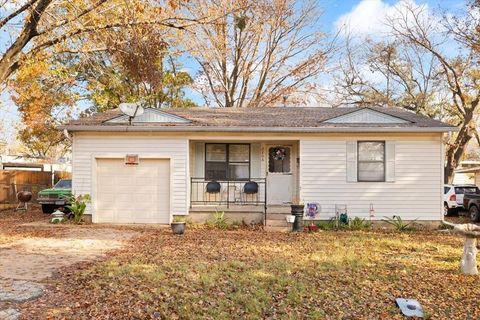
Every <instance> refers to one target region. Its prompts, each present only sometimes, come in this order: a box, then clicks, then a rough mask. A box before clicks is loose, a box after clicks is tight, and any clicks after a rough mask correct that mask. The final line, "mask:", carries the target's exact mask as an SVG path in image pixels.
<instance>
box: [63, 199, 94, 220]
mask: <svg viewBox="0 0 480 320" xmlns="http://www.w3.org/2000/svg"><path fill="white" fill-rule="evenodd" d="M90 200H91V198H90V195H89V194H84V195H79V196H74V195H72V196H70V198H69V200H68V202H69V203H70V204H69V205H68V206H67V208H68V209H69V210H70V212H71V213H72V214H73V221H74V222H75V223H80V222H81V221H82V219H83V214H84V213H85V209H86V208H87V203H88V202H90Z"/></svg>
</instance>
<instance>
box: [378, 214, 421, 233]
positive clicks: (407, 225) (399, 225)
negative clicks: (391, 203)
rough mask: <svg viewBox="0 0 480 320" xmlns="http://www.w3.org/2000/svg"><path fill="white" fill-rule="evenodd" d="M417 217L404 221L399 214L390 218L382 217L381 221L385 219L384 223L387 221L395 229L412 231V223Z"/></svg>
mask: <svg viewBox="0 0 480 320" xmlns="http://www.w3.org/2000/svg"><path fill="white" fill-rule="evenodd" d="M416 220H417V219H415V220H412V221H410V222H405V221H404V220H402V218H401V217H400V216H393V217H392V218H390V217H385V219H382V221H385V222H386V223H388V224H389V225H391V226H393V228H394V229H395V230H396V231H400V232H402V231H412V230H415V228H414V226H413V223H414V222H415V221H416Z"/></svg>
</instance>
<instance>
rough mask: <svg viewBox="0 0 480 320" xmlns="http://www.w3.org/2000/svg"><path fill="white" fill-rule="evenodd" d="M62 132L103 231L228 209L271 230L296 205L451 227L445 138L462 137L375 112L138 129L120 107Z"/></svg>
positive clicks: (256, 111) (172, 119) (299, 111)
mask: <svg viewBox="0 0 480 320" xmlns="http://www.w3.org/2000/svg"><path fill="white" fill-rule="evenodd" d="M64 128H65V129H67V130H68V131H69V132H70V134H72V136H73V151H72V163H73V190H74V193H76V194H87V193H88V194H90V195H91V196H92V203H91V205H90V206H89V208H88V212H87V213H88V214H90V215H91V218H92V220H93V222H95V223H161V224H162V223H163V224H167V223H169V222H170V221H171V219H172V216H173V215H189V216H190V218H191V219H192V220H197V221H198V220H205V219H206V218H207V217H208V216H209V215H211V214H212V212H213V211H214V210H215V209H218V210H223V211H225V212H227V214H228V215H230V219H231V220H242V219H243V220H245V221H247V222H250V221H252V220H255V221H256V222H259V223H265V224H266V225H267V226H271V227H281V226H283V225H282V224H283V223H284V219H283V214H285V213H287V212H289V205H290V204H291V203H292V202H294V201H302V202H304V203H305V204H314V203H315V204H317V208H318V210H317V212H316V215H315V217H314V218H313V219H317V220H326V219H329V218H331V217H332V216H334V215H335V213H336V210H338V208H345V207H346V210H347V213H348V215H349V216H350V217H355V216H358V217H362V218H367V219H370V218H372V219H373V220H380V219H382V218H383V217H384V216H393V215H398V216H401V217H402V218H403V219H405V220H413V219H418V220H419V221H428V222H436V221H437V222H438V221H440V220H442V219H443V201H442V186H443V163H444V149H443V135H444V133H445V132H448V131H453V130H455V129H456V128H455V127H452V126H450V125H447V124H444V123H442V122H439V121H436V120H432V119H430V118H426V117H422V116H419V115H416V114H413V113H410V112H406V111H402V110H399V109H395V108H373V107H368V108H293V107H285V108H250V109H207V108H191V109H162V110H158V109H146V110H145V113H144V114H143V115H141V116H137V117H135V118H134V119H133V120H132V122H131V123H129V119H128V116H126V115H123V114H121V112H120V111H119V110H112V111H109V112H106V113H101V114H96V115H93V116H91V117H88V118H81V119H79V120H75V121H72V122H70V123H69V124H67V125H66V126H65V127H64ZM127 155H129V156H128V157H127V158H128V159H127V158H126V156H127ZM249 182H250V183H249ZM207 185H208V187H207ZM246 185H247V186H246ZM372 209H373V210H372ZM342 210H344V209H342ZM310 213H312V214H313V213H315V212H313V211H311V212H310ZM371 214H372V215H373V217H371Z"/></svg>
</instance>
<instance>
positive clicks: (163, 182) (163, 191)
mask: <svg viewBox="0 0 480 320" xmlns="http://www.w3.org/2000/svg"><path fill="white" fill-rule="evenodd" d="M169 191H170V161H169V160H165V159H140V163H139V164H138V165H125V163H124V159H97V190H96V199H95V200H96V201H95V202H96V203H95V205H96V208H95V216H96V221H97V222H110V223H169V222H170V221H169V217H170V192H169Z"/></svg>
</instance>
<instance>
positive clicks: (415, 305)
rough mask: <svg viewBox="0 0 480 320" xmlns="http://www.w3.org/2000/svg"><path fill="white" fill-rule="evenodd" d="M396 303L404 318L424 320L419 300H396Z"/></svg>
mask: <svg viewBox="0 0 480 320" xmlns="http://www.w3.org/2000/svg"><path fill="white" fill-rule="evenodd" d="M395 303H396V304H397V306H398V307H399V308H400V311H402V313H403V315H404V316H406V317H418V318H423V309H422V306H421V305H420V303H419V302H418V301H417V300H415V299H404V298H397V299H395Z"/></svg>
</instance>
